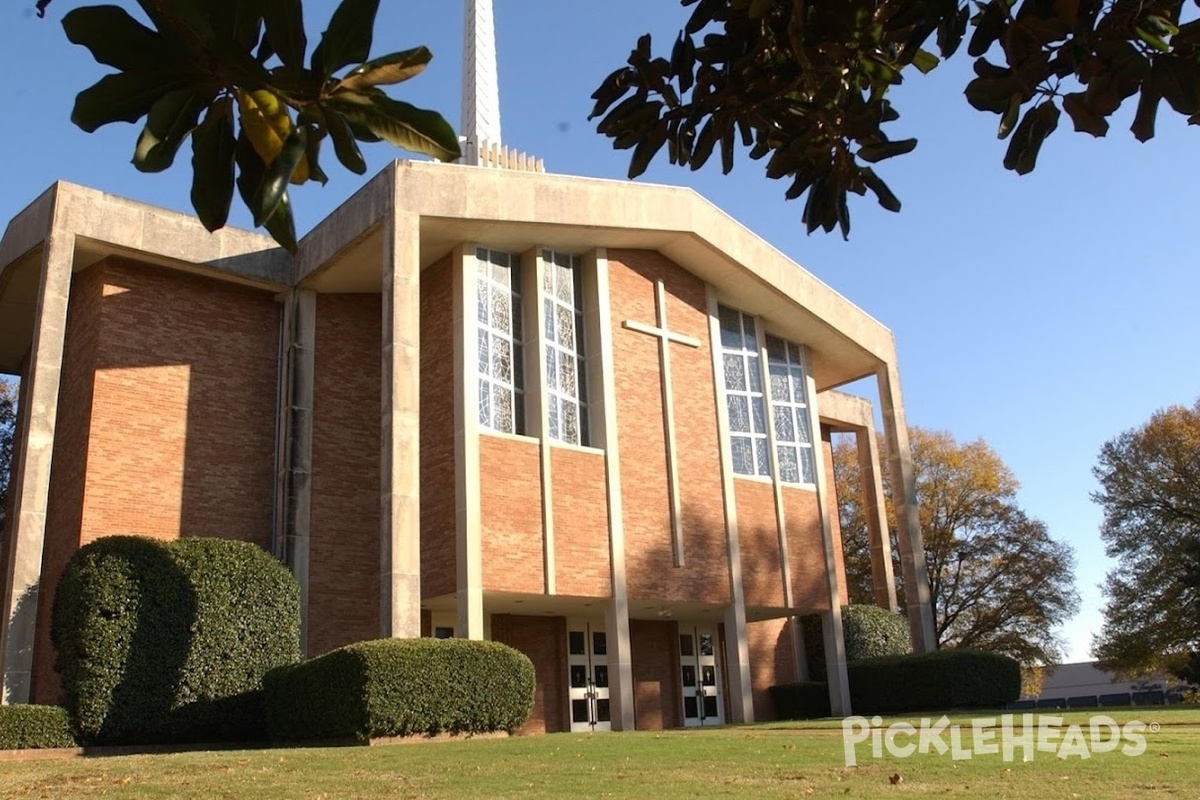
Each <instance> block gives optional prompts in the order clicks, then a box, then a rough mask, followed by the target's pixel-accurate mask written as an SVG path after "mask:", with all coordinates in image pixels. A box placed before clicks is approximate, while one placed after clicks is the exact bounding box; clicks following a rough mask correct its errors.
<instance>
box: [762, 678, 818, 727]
mask: <svg viewBox="0 0 1200 800" xmlns="http://www.w3.org/2000/svg"><path fill="white" fill-rule="evenodd" d="M771 702H772V703H774V704H775V718H776V719H818V718H820V717H828V716H830V714H831V712H830V710H829V684H827V683H824V682H822V681H804V682H802V683H784V684H781V685H779V686H772V687H771Z"/></svg>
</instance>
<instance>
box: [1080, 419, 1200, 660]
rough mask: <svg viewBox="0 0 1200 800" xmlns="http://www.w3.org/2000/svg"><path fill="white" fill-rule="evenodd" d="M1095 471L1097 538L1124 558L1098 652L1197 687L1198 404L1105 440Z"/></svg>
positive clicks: (1110, 589) (1108, 586)
mask: <svg viewBox="0 0 1200 800" xmlns="http://www.w3.org/2000/svg"><path fill="white" fill-rule="evenodd" d="M1093 474H1094V475H1095V476H1096V480H1097V481H1098V482H1099V484H1100V490H1099V491H1097V492H1095V493H1094V494H1093V495H1092V499H1093V500H1095V501H1096V502H1097V503H1099V504H1100V506H1101V507H1102V508H1103V510H1104V522H1103V525H1102V527H1101V529H1100V535H1101V536H1102V537H1103V538H1104V543H1105V546H1106V552H1107V553H1108V555H1109V557H1111V558H1115V559H1117V567H1116V569H1114V570H1112V571H1111V572H1110V573H1109V574H1108V577H1107V579H1106V580H1105V584H1104V593H1105V595H1106V596H1107V602H1106V604H1105V607H1104V626H1103V628H1102V629H1101V632H1100V635H1099V637H1097V639H1096V641H1095V642H1094V643H1093V649H1092V652H1093V654H1094V655H1095V656H1096V657H1097V658H1098V659H1099V660H1100V662H1101V664H1102V665H1103V666H1104V668H1106V669H1111V670H1114V671H1117V672H1120V673H1123V674H1128V675H1139V674H1147V673H1152V672H1157V671H1160V670H1170V671H1172V672H1174V673H1175V674H1176V675H1177V676H1178V677H1180V678H1184V679H1186V680H1189V681H1191V682H1194V683H1200V400H1197V401H1196V404H1195V405H1194V406H1192V407H1191V408H1186V407H1183V406H1171V407H1169V408H1166V409H1163V410H1161V411H1158V412H1156V413H1155V414H1154V415H1153V416H1152V417H1150V420H1149V421H1148V422H1146V424H1144V425H1142V426H1141V427H1139V428H1134V429H1132V430H1127V431H1125V432H1124V433H1122V434H1121V435H1120V436H1118V437H1116V438H1115V439H1113V440H1112V441H1110V442H1107V443H1106V444H1105V445H1104V446H1103V447H1102V448H1101V450H1100V457H1099V459H1098V461H1097V464H1096V467H1095V468H1094V469H1093Z"/></svg>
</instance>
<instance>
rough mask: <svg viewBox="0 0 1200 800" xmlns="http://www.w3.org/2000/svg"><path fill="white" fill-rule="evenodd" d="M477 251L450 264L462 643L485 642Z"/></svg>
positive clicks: (464, 247)
mask: <svg viewBox="0 0 1200 800" xmlns="http://www.w3.org/2000/svg"><path fill="white" fill-rule="evenodd" d="M475 247H476V246H475V245H474V244H467V243H464V244H461V245H459V246H458V247H456V248H454V252H453V256H452V263H451V269H452V270H453V278H452V280H453V290H452V294H453V325H454V462H455V463H454V487H455V509H454V527H455V566H456V572H457V577H456V589H457V600H456V622H455V625H454V631H455V634H456V635H457V636H458V637H460V638H463V639H483V638H485V631H484V624H485V620H484V614H483V552H482V541H481V527H482V520H481V518H480V505H481V487H480V477H481V476H480V463H479V370H478V364H479V348H478V341H479V339H478V336H477V334H476V327H477V326H476V322H475V308H476V304H477V302H478V298H477V297H476V289H475V286H476V284H475V269H476V267H475ZM468 275H469V278H470V279H469V280H468ZM468 310H469V313H468Z"/></svg>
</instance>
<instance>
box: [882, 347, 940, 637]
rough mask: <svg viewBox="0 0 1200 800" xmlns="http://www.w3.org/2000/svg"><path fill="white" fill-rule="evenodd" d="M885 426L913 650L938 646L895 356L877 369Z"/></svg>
mask: <svg viewBox="0 0 1200 800" xmlns="http://www.w3.org/2000/svg"><path fill="white" fill-rule="evenodd" d="M875 377H876V380H877V381H878V383H879V402H880V406H881V410H882V412H883V430H884V433H885V435H886V436H887V445H888V460H889V461H890V462H891V469H892V507H893V508H894V509H895V512H896V525H897V527H898V528H899V531H898V536H897V540H898V544H899V547H900V568H901V574H902V575H903V577H904V602H905V607H906V608H907V610H908V627H909V631H910V633H911V635H912V645H913V651H914V652H917V653H929V652H932V651H933V650H936V649H937V637H936V635H935V633H934V627H933V604H932V602H931V601H930V596H929V572H928V569H927V568H926V566H925V544H924V541H923V540H922V539H921V517H920V514H919V513H918V509H917V484H916V478H915V477H914V475H913V466H912V451H911V450H910V449H909V446H908V424H907V423H906V422H905V420H904V400H903V398H902V397H901V394H900V373H899V371H898V370H897V369H896V362H895V359H894V358H893V359H892V360H891V361H890V362H888V363H884V364H880V365H879V366H878V367H877V368H876V370H875Z"/></svg>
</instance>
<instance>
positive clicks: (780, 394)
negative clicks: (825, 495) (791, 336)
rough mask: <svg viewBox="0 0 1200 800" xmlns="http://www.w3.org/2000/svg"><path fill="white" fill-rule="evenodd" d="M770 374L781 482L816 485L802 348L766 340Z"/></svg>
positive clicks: (772, 338) (769, 338)
mask: <svg viewBox="0 0 1200 800" xmlns="http://www.w3.org/2000/svg"><path fill="white" fill-rule="evenodd" d="M767 370H768V372H769V374H770V376H771V410H772V412H773V413H774V417H775V447H776V450H777V453H778V456H779V479H780V480H781V481H783V482H784V483H798V484H809V485H811V484H814V483H815V482H816V471H815V467H814V464H813V442H812V425H811V422H810V420H809V416H808V378H807V374H806V372H805V368H804V354H803V353H802V352H801V350H800V347H799V345H796V344H793V343H791V342H785V341H784V340H782V339H779V338H776V337H774V336H767Z"/></svg>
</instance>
